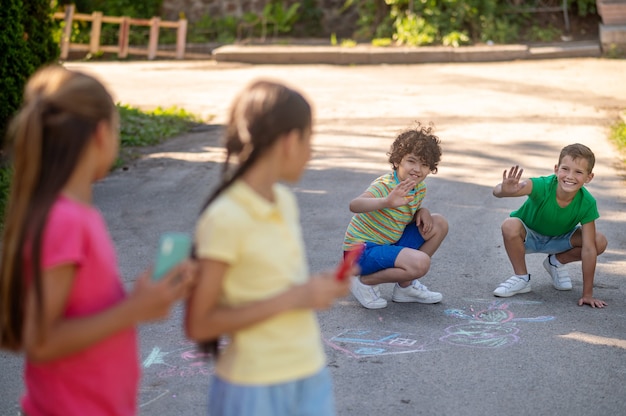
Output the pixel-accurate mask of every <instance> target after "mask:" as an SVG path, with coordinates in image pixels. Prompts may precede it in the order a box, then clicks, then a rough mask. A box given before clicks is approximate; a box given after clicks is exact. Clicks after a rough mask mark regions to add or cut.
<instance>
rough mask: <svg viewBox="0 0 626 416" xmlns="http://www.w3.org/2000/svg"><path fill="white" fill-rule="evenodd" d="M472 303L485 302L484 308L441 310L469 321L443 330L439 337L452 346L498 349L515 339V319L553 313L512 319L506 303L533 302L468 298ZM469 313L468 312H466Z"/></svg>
mask: <svg viewBox="0 0 626 416" xmlns="http://www.w3.org/2000/svg"><path fill="white" fill-rule="evenodd" d="M468 301H470V302H473V303H487V308H486V309H480V310H477V311H476V310H474V306H473V305H472V306H470V307H469V309H446V310H445V311H444V313H445V314H446V315H448V316H453V317H455V318H460V319H465V320H467V321H469V322H468V323H466V324H460V325H453V326H449V327H447V328H446V329H445V331H446V333H447V335H445V336H443V337H441V338H439V340H440V341H442V342H447V343H448V344H452V345H459V346H462V347H474V348H500V347H506V346H508V345H512V344H515V343H516V342H517V341H519V336H518V335H517V334H518V333H519V328H518V327H517V326H516V322H547V321H551V320H553V319H554V316H538V317H535V318H516V317H515V315H514V314H513V312H512V311H510V310H509V305H512V304H515V305H537V304H540V303H541V302H537V301H513V300H506V301H505V300H485V299H473V300H472V299H468ZM468 312H469V313H468Z"/></svg>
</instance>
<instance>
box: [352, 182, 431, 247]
mask: <svg viewBox="0 0 626 416" xmlns="http://www.w3.org/2000/svg"><path fill="white" fill-rule="evenodd" d="M399 183H400V180H399V179H398V175H397V172H396V171H393V172H391V173H388V174H386V175H383V176H381V177H379V178H377V179H376V180H374V182H372V183H371V184H370V186H369V187H368V188H367V190H366V191H365V193H366V194H369V195H371V196H372V197H374V198H385V197H386V196H387V195H389V193H390V192H391V190H392V189H393V188H395V187H396V186H397V185H398V184H399ZM408 196H409V197H411V199H410V200H409V202H408V204H407V205H403V206H401V207H397V208H383V209H380V210H376V211H371V212H362V213H358V214H354V215H353V216H352V220H350V224H349V225H348V229H347V230H346V235H345V238H344V242H343V250H344V251H348V250H352V249H353V248H354V246H356V245H357V244H361V243H363V242H371V243H375V244H393V243H395V242H397V241H398V240H399V239H400V237H401V236H402V233H403V232H404V228H405V227H406V226H407V224H409V223H410V222H411V221H412V220H413V216H414V215H415V213H416V212H417V210H418V209H419V208H420V206H421V205H422V200H423V199H424V197H425V196H426V184H425V183H424V182H420V183H419V184H417V185H416V186H415V188H414V189H412V190H411V191H410V192H409V194H408Z"/></svg>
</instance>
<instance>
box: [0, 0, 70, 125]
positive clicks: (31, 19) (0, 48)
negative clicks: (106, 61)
mask: <svg viewBox="0 0 626 416" xmlns="http://www.w3.org/2000/svg"><path fill="white" fill-rule="evenodd" d="M50 14H51V9H50V0H27V1H22V0H2V5H1V7H0V22H1V23H0V24H1V25H2V32H1V33H0V133H1V134H2V137H4V135H5V134H4V133H5V130H6V126H7V123H8V121H9V120H10V118H11V117H12V115H13V114H14V113H15V111H16V110H17V109H18V108H19V106H20V104H21V102H22V92H23V88H24V84H25V82H26V80H27V79H28V77H30V75H31V74H32V73H33V72H35V71H36V70H37V69H38V68H39V67H41V66H43V65H45V64H47V63H50V62H53V61H54V60H56V59H57V57H58V54H59V51H58V46H57V45H56V44H55V43H54V41H53V38H52V19H51V17H50Z"/></svg>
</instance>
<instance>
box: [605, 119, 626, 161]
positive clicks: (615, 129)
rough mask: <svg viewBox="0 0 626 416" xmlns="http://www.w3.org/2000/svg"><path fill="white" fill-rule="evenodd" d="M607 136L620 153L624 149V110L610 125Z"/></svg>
mask: <svg viewBox="0 0 626 416" xmlns="http://www.w3.org/2000/svg"><path fill="white" fill-rule="evenodd" d="M609 138H610V139H611V140H612V141H613V143H615V145H616V146H617V148H618V149H619V150H620V151H621V152H622V153H623V152H625V151H626V111H624V112H623V113H622V117H621V118H620V120H618V121H617V122H616V123H614V124H613V125H612V126H611V133H610V135H609Z"/></svg>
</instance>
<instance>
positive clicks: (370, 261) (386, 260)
mask: <svg viewBox="0 0 626 416" xmlns="http://www.w3.org/2000/svg"><path fill="white" fill-rule="evenodd" d="M425 241H426V240H424V237H422V234H420V232H419V229H418V228H417V225H416V224H415V222H413V221H412V222H411V223H409V224H408V225H407V226H406V227H405V228H404V232H403V233H402V236H401V237H400V239H399V240H398V241H397V242H396V243H394V244H376V243H365V250H364V251H363V254H362V255H361V258H360V259H359V266H360V267H361V275H364V276H365V275H368V274H372V273H376V272H377V271H380V270H384V269H391V268H393V267H396V258H398V254H400V252H401V251H402V249H403V248H412V249H415V250H417V249H418V248H420V247H421V246H422V244H424V242H425Z"/></svg>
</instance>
